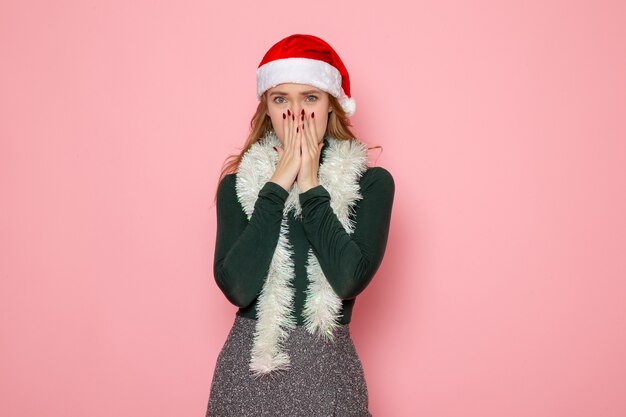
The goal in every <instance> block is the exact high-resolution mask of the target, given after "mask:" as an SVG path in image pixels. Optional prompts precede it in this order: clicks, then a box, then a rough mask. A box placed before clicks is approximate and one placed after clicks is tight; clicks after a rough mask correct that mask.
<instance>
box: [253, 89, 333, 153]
mask: <svg viewBox="0 0 626 417" xmlns="http://www.w3.org/2000/svg"><path fill="white" fill-rule="evenodd" d="M265 94H266V98H267V115H268V116H269V117H270V118H271V119H272V126H273V127H274V131H275V132H276V136H278V139H280V142H281V143H283V144H284V143H285V142H284V140H283V122H284V121H285V120H286V119H283V113H285V114H287V109H289V110H290V111H291V112H292V113H294V114H295V115H296V117H300V113H301V112H302V109H304V113H305V117H311V113H313V112H315V116H314V117H313V119H311V120H314V121H315V127H316V128H317V134H318V136H319V137H318V138H317V142H318V143H320V142H322V141H323V140H324V134H325V133H326V125H327V124H328V112H330V111H331V110H332V107H331V105H330V100H329V98H328V93H327V92H325V91H322V90H320V89H319V88H316V87H313V86H311V85H308V84H298V83H284V84H278V85H277V86H276V87H272V88H270V89H269V90H267V91H266V92H265Z"/></svg>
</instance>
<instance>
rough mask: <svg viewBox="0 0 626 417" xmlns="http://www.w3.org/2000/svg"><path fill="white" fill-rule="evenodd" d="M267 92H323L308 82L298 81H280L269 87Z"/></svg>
mask: <svg viewBox="0 0 626 417" xmlns="http://www.w3.org/2000/svg"><path fill="white" fill-rule="evenodd" d="M267 91H268V92H269V93H280V92H282V93H286V94H289V93H295V94H298V93H311V92H314V93H323V91H322V90H320V89H319V88H317V87H314V86H312V85H310V84H300V83H282V84H278V85H277V86H274V87H272V88H270V89H268V90H267Z"/></svg>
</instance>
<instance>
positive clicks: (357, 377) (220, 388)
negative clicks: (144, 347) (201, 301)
mask: <svg viewBox="0 0 626 417" xmlns="http://www.w3.org/2000/svg"><path fill="white" fill-rule="evenodd" d="M255 325H256V320H253V319H249V318H245V317H241V316H238V315H235V322H234V324H233V326H232V328H231V330H230V333H229V334H228V337H227V338H226V342H225V343H224V346H223V347H222V350H221V351H220V353H219V355H218V357H217V362H216V365H215V372H214V374H213V381H212V383H211V393H210V395H209V403H208V406H207V411H206V417H235V416H237V417H247V416H281V417H284V416H289V417H331V416H346V417H347V416H351V417H371V415H372V414H371V413H370V411H369V410H368V394H367V385H366V382H365V375H364V373H363V366H362V364H361V360H360V359H359V356H358V354H357V352H356V349H355V347H354V343H353V342H352V337H351V335H350V325H349V324H344V325H341V326H339V327H338V328H337V329H335V332H336V333H335V334H336V337H335V339H334V341H325V340H323V339H320V338H319V337H317V336H314V335H311V334H310V333H309V332H308V331H307V330H306V329H305V328H304V326H297V327H296V328H295V329H294V330H292V331H291V333H290V334H289V337H288V338H287V341H286V342H285V344H284V348H285V351H286V352H287V353H288V354H289V357H290V359H291V367H290V369H288V370H286V371H282V372H279V373H274V374H271V375H263V376H261V377H256V378H255V377H254V376H253V375H252V373H251V371H250V370H249V362H250V350H251V349H252V341H253V335H254V329H255Z"/></svg>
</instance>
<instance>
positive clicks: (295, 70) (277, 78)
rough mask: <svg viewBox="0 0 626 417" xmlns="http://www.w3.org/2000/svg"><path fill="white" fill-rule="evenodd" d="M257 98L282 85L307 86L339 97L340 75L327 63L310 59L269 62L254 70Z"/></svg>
mask: <svg viewBox="0 0 626 417" xmlns="http://www.w3.org/2000/svg"><path fill="white" fill-rule="evenodd" d="M256 76H257V83H256V86H257V87H256V90H257V98H261V96H262V95H263V93H264V92H265V91H267V90H268V89H270V88H272V87H276V86H277V85H278V84H282V83H300V84H309V85H312V86H313V87H317V88H319V89H320V90H323V91H326V92H327V93H329V94H331V95H332V96H334V97H335V98H339V96H340V95H341V74H340V73H339V70H337V68H335V67H333V66H332V65H330V64H329V63H327V62H324V61H320V60H317V59H310V58H284V59H275V60H274V61H270V62H268V63H266V64H264V65H262V66H261V67H259V68H257V70H256Z"/></svg>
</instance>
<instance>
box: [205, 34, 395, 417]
mask: <svg viewBox="0 0 626 417" xmlns="http://www.w3.org/2000/svg"><path fill="white" fill-rule="evenodd" d="M342 90H343V92H344V97H343V98H342V99H341V101H339V98H340V96H341V91H342ZM257 97H258V98H259V105H258V108H257V111H256V114H255V115H254V117H253V119H252V122H251V127H252V131H251V134H250V136H249V138H248V141H247V144H246V146H245V148H244V149H243V151H242V152H241V154H239V155H234V160H232V161H231V163H230V164H226V166H225V168H224V170H223V172H222V176H221V177H220V181H219V186H218V189H217V196H216V198H217V204H216V207H217V239H216V247H215V259H214V274H215V280H216V282H217V285H218V286H219V288H220V289H221V291H222V292H223V293H224V295H225V296H226V298H227V299H228V300H229V301H230V302H231V303H233V304H234V305H236V306H237V307H239V310H238V311H237V313H236V315H235V320H234V324H233V326H232V328H231V330H230V333H229V334H228V337H227V339H226V342H225V344H224V346H223V348H222V350H221V352H220V354H219V356H218V359H217V363H216V367H215V373H214V375H213V381H212V384H211V392H210V397H209V403H208V407H207V412H206V415H207V416H212V417H226V416H232V417H234V416H237V417H242V416H290V417H294V416H311V417H313V416H315V417H320V416H371V413H370V411H369V410H368V391H367V384H366V382H365V376H364V372H363V367H362V364H361V361H360V359H359V356H358V354H357V352H356V349H355V346H354V344H353V341H352V338H351V335H350V326H349V323H350V321H351V316H352V310H353V307H354V303H355V298H356V296H357V295H359V294H360V293H361V292H362V291H363V290H364V289H365V288H366V287H367V285H368V284H369V282H370V281H371V280H372V278H373V276H374V274H375V273H376V271H377V270H378V267H379V266H380V264H381V262H382V259H383V255H384V253H385V247H386V245H387V235H388V231H389V225H390V220H391V210H392V204H393V198H394V180H393V178H392V176H391V174H390V173H389V171H387V170H386V169H384V168H382V167H370V166H368V157H367V152H368V148H367V146H366V145H364V144H363V143H361V142H360V141H359V140H358V139H356V138H355V137H354V135H353V134H352V132H351V131H350V129H349V126H350V125H349V122H348V117H349V116H351V115H352V114H354V111H355V108H356V106H355V102H354V100H353V99H352V98H350V79H349V76H348V72H347V70H346V68H345V66H344V65H343V63H342V61H341V59H340V58H339V56H338V55H337V53H336V52H335V51H334V50H333V49H332V48H331V46H330V45H329V44H328V43H326V42H325V41H323V40H322V39H320V38H318V37H315V36H311V35H303V34H295V35H291V36H289V37H287V38H285V39H283V40H281V41H279V42H278V43H276V44H275V45H274V46H272V47H271V48H270V49H269V51H268V52H267V53H266V54H265V56H264V57H263V60H262V61H261V63H260V64H259V67H258V69H257ZM230 171H234V172H230ZM228 172H229V173H228Z"/></svg>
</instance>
